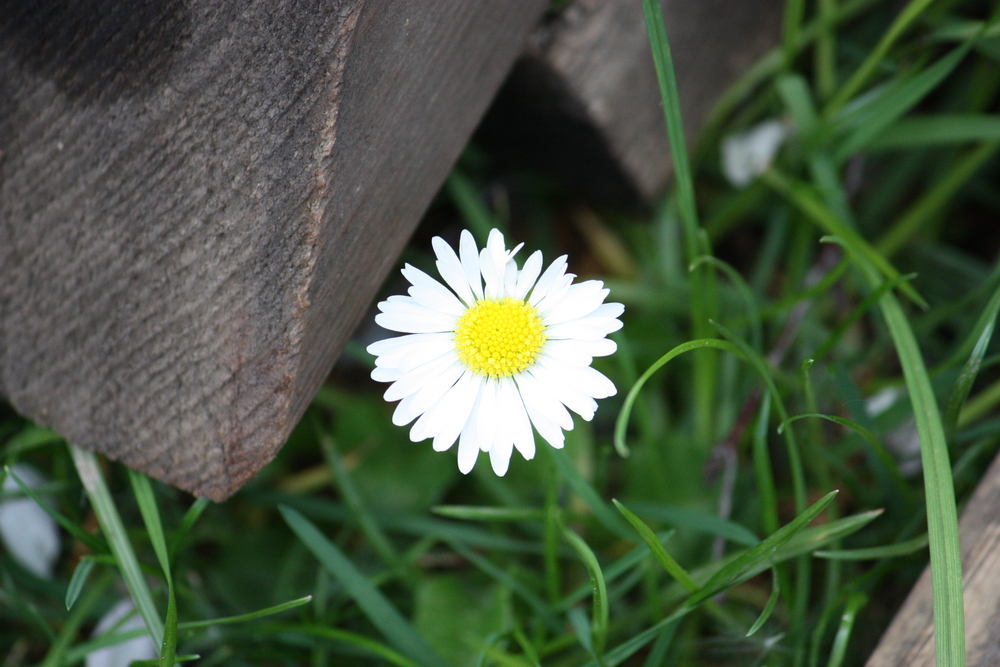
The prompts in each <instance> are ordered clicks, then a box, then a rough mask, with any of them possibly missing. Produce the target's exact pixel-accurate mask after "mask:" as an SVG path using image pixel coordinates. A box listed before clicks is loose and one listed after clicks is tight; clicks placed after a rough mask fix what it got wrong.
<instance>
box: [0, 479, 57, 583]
mask: <svg viewBox="0 0 1000 667" xmlns="http://www.w3.org/2000/svg"><path fill="white" fill-rule="evenodd" d="M10 473H11V474H9V475H7V478H6V479H5V480H4V483H3V497H2V498H0V541H3V544H4V547H5V548H6V549H7V551H8V552H9V553H10V555H11V557H12V558H13V559H14V560H16V561H17V562H18V563H20V564H21V565H23V566H24V567H25V569H27V570H28V571H30V572H32V573H34V574H35V575H37V576H39V577H42V578H43V579H50V578H51V577H52V569H53V568H54V567H55V564H56V560H58V558H59V551H60V549H61V546H60V540H59V527H58V526H57V525H56V522H55V520H54V519H53V518H52V517H51V516H49V515H48V514H47V513H46V512H45V510H43V509H42V508H41V507H39V505H38V503H36V502H35V501H34V500H32V499H31V498H28V497H27V496H24V495H20V496H18V494H21V487H20V485H18V483H17V482H16V481H15V480H14V475H17V477H18V478H19V479H20V480H21V481H22V482H24V484H25V486H27V487H29V488H32V489H34V488H37V487H39V486H41V485H42V484H44V483H45V478H44V477H42V475H41V473H39V472H38V471H36V470H35V469H34V468H32V467H30V466H27V465H25V464H23V463H18V464H15V465H13V466H11V468H10ZM8 496H13V497H8Z"/></svg>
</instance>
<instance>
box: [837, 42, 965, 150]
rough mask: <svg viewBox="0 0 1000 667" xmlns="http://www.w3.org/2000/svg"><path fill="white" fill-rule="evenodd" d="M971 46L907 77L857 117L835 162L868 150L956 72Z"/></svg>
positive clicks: (890, 86)
mask: <svg viewBox="0 0 1000 667" xmlns="http://www.w3.org/2000/svg"><path fill="white" fill-rule="evenodd" d="M971 46H972V42H968V43H966V44H963V45H962V46H959V47H956V48H955V49H953V50H952V52H951V53H949V54H948V55H946V56H944V57H943V58H941V59H940V60H938V61H937V62H936V63H934V64H933V65H931V66H930V67H928V68H927V69H925V70H924V71H922V72H920V73H919V74H915V75H913V76H910V77H906V78H905V79H903V80H901V81H899V82H898V83H897V85H889V86H886V87H885V88H884V89H883V90H882V91H881V94H880V95H878V97H876V98H875V99H874V100H872V101H871V102H870V103H869V104H867V105H866V106H865V108H864V109H863V110H862V111H860V112H858V113H857V114H854V116H853V118H852V121H853V122H855V123H857V129H855V130H854V131H853V132H851V134H850V135H848V137H847V139H845V140H844V143H843V144H841V146H840V147H839V148H838V149H837V152H836V153H835V154H834V161H835V162H837V163H838V164H839V163H841V162H843V161H844V160H846V159H847V158H848V157H850V156H851V155H854V154H855V153H857V152H858V151H860V150H862V149H863V148H865V147H866V146H867V145H868V143H869V142H871V141H872V140H873V139H875V138H876V137H877V136H879V134H881V133H882V131H883V130H885V129H886V128H888V127H890V126H891V125H892V124H893V122H895V121H896V120H897V119H898V118H900V117H901V116H902V115H903V114H905V113H906V112H907V111H909V110H910V109H912V108H913V107H914V106H916V105H917V103H918V102H920V100H922V99H923V98H924V97H926V96H927V95H929V94H930V93H931V92H932V91H933V90H934V89H935V88H937V87H938V86H939V85H940V84H941V82H943V81H944V80H945V78H946V77H947V76H948V75H949V74H951V72H952V71H954V69H955V68H956V67H957V66H958V64H959V63H960V62H961V61H962V59H963V58H964V57H965V56H966V54H967V53H968V52H969V49H970V48H971Z"/></svg>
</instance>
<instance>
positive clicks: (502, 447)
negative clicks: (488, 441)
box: [490, 440, 514, 477]
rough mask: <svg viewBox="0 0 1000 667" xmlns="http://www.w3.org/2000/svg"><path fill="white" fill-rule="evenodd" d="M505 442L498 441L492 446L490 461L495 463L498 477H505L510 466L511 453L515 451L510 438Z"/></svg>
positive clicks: (494, 470)
mask: <svg viewBox="0 0 1000 667" xmlns="http://www.w3.org/2000/svg"><path fill="white" fill-rule="evenodd" d="M503 443H504V444H500V443H497V444H496V445H494V446H493V447H491V448H490V463H491V464H492V465H493V472H495V473H496V474H497V477H503V476H504V475H506V474H507V468H508V467H509V466H510V455H511V453H512V452H513V451H514V448H513V447H512V445H511V443H510V441H509V440H504V441H503Z"/></svg>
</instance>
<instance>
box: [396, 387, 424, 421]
mask: <svg viewBox="0 0 1000 667" xmlns="http://www.w3.org/2000/svg"><path fill="white" fill-rule="evenodd" d="M415 398H416V394H410V395H409V396H407V397H406V398H404V399H403V400H401V401H400V402H399V403H397V404H396V409H395V410H393V411H392V423H393V424H395V425H396V426H406V425H407V424H409V423H410V422H411V421H413V420H414V419H416V418H417V417H419V416H420V410H414V409H413V401H414V399H415Z"/></svg>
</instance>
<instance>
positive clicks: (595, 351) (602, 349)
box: [542, 338, 618, 366]
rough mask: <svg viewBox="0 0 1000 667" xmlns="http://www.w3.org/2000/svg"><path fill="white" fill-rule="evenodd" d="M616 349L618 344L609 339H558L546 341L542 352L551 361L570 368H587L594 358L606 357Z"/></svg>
mask: <svg viewBox="0 0 1000 667" xmlns="http://www.w3.org/2000/svg"><path fill="white" fill-rule="evenodd" d="M616 349H618V344H617V343H615V342H614V341H613V340H611V339H610V338H601V339H599V340H575V339H572V338H559V339H556V340H548V341H546V342H545V346H544V347H543V348H542V351H543V352H544V353H545V354H547V355H548V356H550V357H552V358H553V359H557V360H559V361H561V362H562V363H564V364H568V365H570V366H589V365H590V364H591V363H592V362H593V361H594V357H606V356H608V355H609V354H612V353H614V351H615V350H616Z"/></svg>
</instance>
